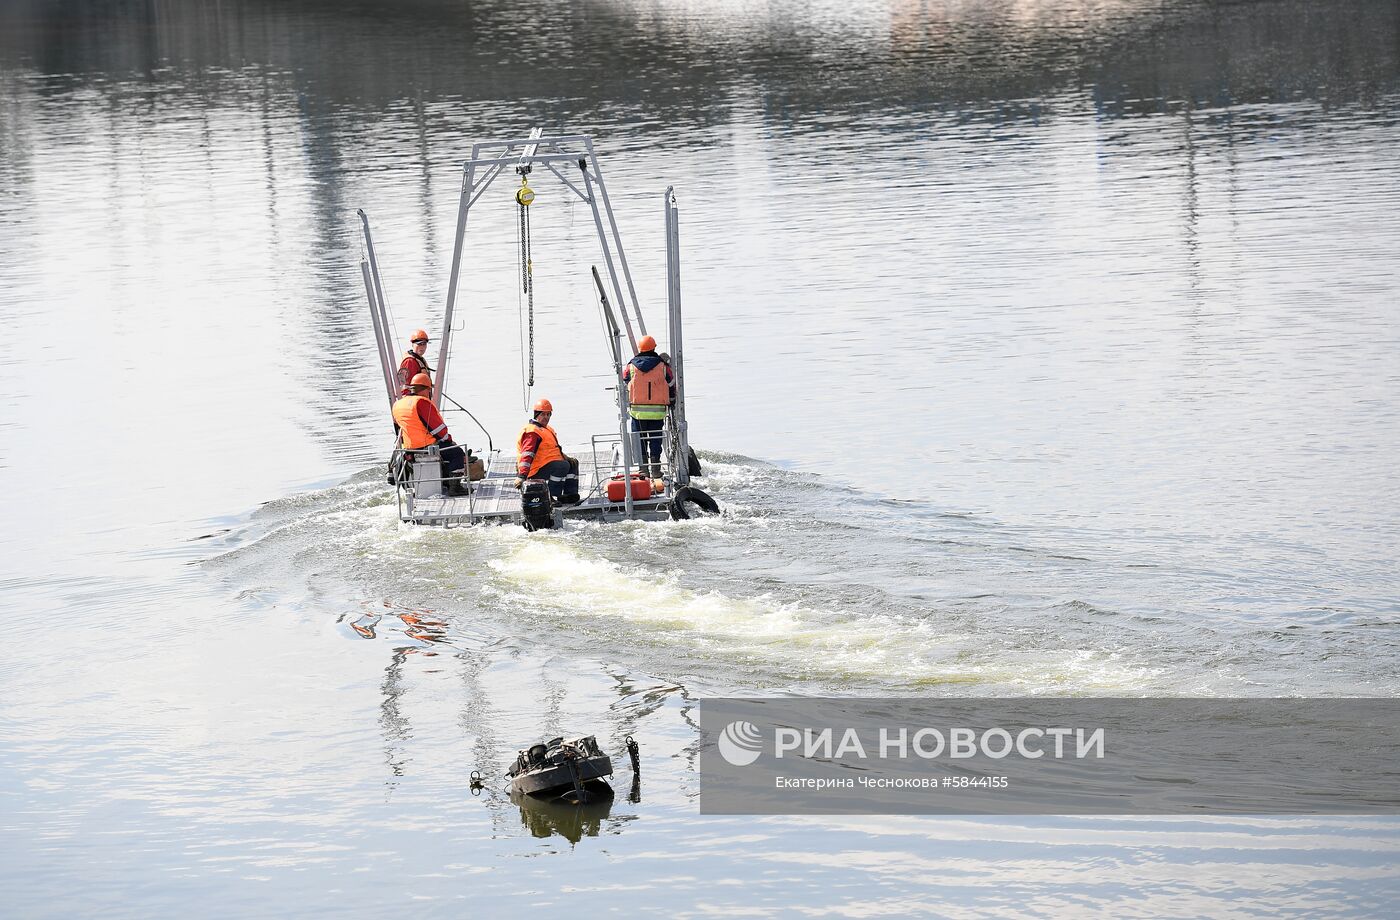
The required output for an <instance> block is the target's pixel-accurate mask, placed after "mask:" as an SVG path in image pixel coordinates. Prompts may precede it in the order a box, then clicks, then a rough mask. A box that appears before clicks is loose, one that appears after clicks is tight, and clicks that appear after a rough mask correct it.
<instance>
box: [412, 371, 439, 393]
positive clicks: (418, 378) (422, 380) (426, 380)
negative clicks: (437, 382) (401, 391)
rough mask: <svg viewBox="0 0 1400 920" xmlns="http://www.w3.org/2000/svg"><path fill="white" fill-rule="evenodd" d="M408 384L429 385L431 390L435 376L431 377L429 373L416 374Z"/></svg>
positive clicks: (416, 385) (413, 385) (415, 385)
mask: <svg viewBox="0 0 1400 920" xmlns="http://www.w3.org/2000/svg"><path fill="white" fill-rule="evenodd" d="M408 385H409V386H411V387H427V388H428V389H430V390H431V389H432V388H433V378H431V377H429V376H428V375H427V374H414V375H413V379H412V380H410V381H409V382H408Z"/></svg>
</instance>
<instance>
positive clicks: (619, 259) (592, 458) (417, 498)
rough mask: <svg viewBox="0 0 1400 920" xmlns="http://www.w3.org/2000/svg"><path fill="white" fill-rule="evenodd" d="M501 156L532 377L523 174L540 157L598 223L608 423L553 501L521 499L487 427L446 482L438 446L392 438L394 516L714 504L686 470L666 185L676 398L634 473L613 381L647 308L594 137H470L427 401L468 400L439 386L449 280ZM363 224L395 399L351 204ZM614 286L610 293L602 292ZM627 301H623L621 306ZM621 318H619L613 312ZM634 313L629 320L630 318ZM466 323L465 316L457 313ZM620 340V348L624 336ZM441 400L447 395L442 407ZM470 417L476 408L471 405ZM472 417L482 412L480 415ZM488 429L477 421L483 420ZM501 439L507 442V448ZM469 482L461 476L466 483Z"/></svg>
mask: <svg viewBox="0 0 1400 920" xmlns="http://www.w3.org/2000/svg"><path fill="white" fill-rule="evenodd" d="M507 168H509V169H512V170H514V172H515V173H516V174H517V175H518V176H519V177H520V187H519V189H517V191H516V193H515V196H514V202H515V205H516V206H518V207H519V209H520V221H521V270H522V284H523V290H524V291H525V293H526V294H527V295H528V296H529V298H530V304H531V306H530V313H529V316H530V324H531V343H532V344H531V353H530V378H531V380H532V381H533V377H534V354H533V329H534V321H535V320H534V316H535V314H534V301H533V297H534V293H533V291H534V287H533V280H532V270H533V269H532V264H533V259H532V256H531V254H530V247H529V238H528V237H529V217H528V211H529V205H530V203H531V202H532V201H533V200H534V196H535V192H534V190H533V189H532V188H531V187H530V182H529V180H530V176H531V174H532V173H533V172H534V171H535V170H536V168H539V169H541V171H542V172H547V173H548V174H550V175H552V176H553V177H554V178H556V179H558V180H559V181H560V182H561V183H563V185H564V186H565V187H566V188H567V189H569V191H570V192H571V193H572V194H574V195H576V196H577V197H578V198H580V199H581V200H582V201H583V202H584V203H585V204H587V205H588V207H589V210H590V212H591V213H592V215H593V226H594V229H595V231H596V232H597V237H598V245H599V248H600V253H601V256H602V263H603V268H604V273H605V274H606V276H607V282H608V283H607V284H606V285H605V284H604V281H603V275H600V274H599V271H598V269H597V267H596V266H595V267H594V268H593V279H594V284H595V286H596V288H597V291H598V299H599V305H600V307H601V313H602V319H603V328H604V333H605V335H606V338H607V343H608V351H609V359H610V360H611V362H612V365H613V371H614V374H615V375H616V376H615V377H614V379H615V380H617V386H616V387H614V389H615V390H616V391H617V419H618V424H617V430H616V432H606V433H602V434H595V435H593V436H592V438H591V439H590V443H589V445H588V446H587V447H586V448H583V449H579V450H576V451H575V452H574V453H573V454H572V456H573V457H574V458H575V459H577V460H578V470H577V473H578V490H579V499H580V500H579V501H577V502H569V503H567V504H561V503H559V501H558V500H555V501H553V502H551V501H549V499H548V496H547V495H546V496H545V497H544V498H543V499H541V497H540V496H539V495H538V494H536V493H535V492H533V491H532V492H531V493H530V494H529V495H528V496H526V501H525V505H528V507H524V506H522V494H521V492H520V491H519V490H517V489H516V488H515V487H514V480H515V475H516V470H515V456H514V453H513V448H514V445H509V446H507V447H504V448H503V449H497V448H496V447H495V446H494V444H492V443H491V439H490V434H489V433H487V452H486V455H485V457H484V458H483V469H482V471H481V472H482V475H477V474H473V475H472V477H471V481H470V484H469V485H467V484H463V483H458V482H456V481H451V482H449V480H448V479H446V478H445V477H444V476H443V473H442V470H441V466H440V451H439V448H438V447H437V446H430V447H426V448H421V449H417V450H406V449H403V448H400V447H397V446H396V447H395V448H394V451H393V456H392V458H391V460H390V464H389V466H390V479H391V481H392V482H393V483H394V485H395V487H396V490H397V498H398V512H399V519H400V520H401V521H404V522H407V523H414V524H434V525H440V526H453V525H457V524H475V523H480V522H484V521H513V522H516V523H520V524H523V525H524V526H525V527H527V529H530V530H544V529H549V528H550V527H557V526H561V525H562V524H563V522H564V519H565V517H566V516H575V515H577V516H585V517H592V518H595V519H600V520H603V521H615V520H628V519H642V520H662V519H665V518H666V517H671V518H675V519H682V518H686V517H690V516H691V515H692V514H694V513H696V512H703V513H715V512H717V511H718V510H719V506H718V505H717V504H716V503H715V501H714V499H712V498H710V496H708V495H706V494H705V493H704V492H702V491H701V490H700V489H699V488H697V487H695V486H693V485H692V484H691V477H693V476H698V475H700V466H699V461H698V460H697V459H696V456H695V452H694V450H692V449H691V447H690V433H689V426H688V424H687V422H686V413H685V359H684V348H683V338H682V333H681V292H680V220H679V212H678V209H677V206H676V196H675V193H674V190H673V189H672V188H671V187H667V189H666V192H665V195H664V196H663V205H664V208H663V210H664V217H665V227H666V318H667V331H668V335H669V341H670V347H671V351H670V354H669V355H668V356H667V357H668V358H669V361H670V365H671V369H672V373H673V375H674V377H675V384H676V400H675V403H674V404H673V405H672V406H671V409H670V411H669V412H668V413H667V416H666V427H665V431H664V432H663V436H662V438H661V441H662V450H663V462H662V464H661V468H660V470H659V473H660V475H657V476H651V475H643V474H642V470H643V469H644V468H646V465H644V464H643V463H642V460H643V457H642V454H641V451H642V449H643V446H642V444H641V442H640V441H639V440H638V438H637V436H636V434H635V433H633V432H632V431H631V430H630V426H629V418H630V415H629V411H628V403H627V387H626V386H623V385H622V384H621V374H622V371H623V369H624V367H626V365H627V362H628V361H629V360H630V357H629V356H630V355H632V354H635V353H636V351H637V342H638V340H639V337H641V336H645V335H646V334H647V333H646V320H645V319H644V318H643V316H642V308H641V304H640V303H639V302H638V299H637V289H636V285H635V284H634V283H633V281H632V270H631V268H630V266H629V265H628V263H627V256H626V254H625V253H624V251H623V248H622V237H621V235H620V234H619V233H618V229H617V219H616V218H615V217H614V215H613V209H612V203H611V202H610V201H609V199H608V189H607V184H606V183H605V182H604V181H603V173H602V170H601V169H600V167H599V164H598V158H597V154H596V153H595V151H594V148H593V139H592V138H591V137H589V136H588V135H585V134H558V135H548V136H547V135H545V134H544V133H543V131H542V130H540V129H538V128H536V129H535V130H533V131H532V132H530V136H529V137H523V138H509V139H506V140H498V141H484V142H481V143H478V144H474V145H472V153H471V158H470V159H469V160H467V161H466V163H465V164H464V165H463V170H462V173H463V174H462V187H461V192H460V199H459V204H458V210H457V232H456V235H455V238H454V241H453V246H452V269H451V274H450V276H449V277H448V283H447V303H446V306H445V309H444V313H443V327H442V329H443V331H442V338H441V339H440V340H439V346H438V366H437V371H436V375H435V376H434V378H433V390H432V396H431V399H432V402H433V404H434V405H436V406H437V407H438V408H439V409H440V410H442V411H443V412H444V414H446V413H448V412H453V411H461V412H466V414H467V415H469V416H470V415H471V413H470V412H467V410H466V409H465V407H462V406H461V405H459V404H458V403H457V402H456V400H454V399H452V398H451V397H450V396H447V395H446V394H445V393H444V389H445V387H446V385H447V374H448V368H449V365H450V363H451V358H452V350H451V346H452V335H453V332H454V331H455V330H454V324H455V323H457V322H458V321H459V317H458V315H457V312H458V303H457V292H458V280H459V278H460V275H461V271H462V254H463V251H464V247H465V243H466V236H467V225H468V217H469V215H470V213H471V210H472V208H473V207H475V206H476V205H477V203H478V202H479V201H480V200H481V197H482V195H483V194H484V193H485V192H486V190H487V189H488V188H490V186H491V184H492V183H493V182H494V181H495V180H496V178H497V177H498V176H499V175H500V174H501V172H502V171H504V170H506V169H507ZM358 213H359V216H360V221H361V224H362V233H363V238H364V251H365V255H364V257H363V258H362V259H361V262H360V271H361V274H362V276H363V279H364V285H365V296H366V298H367V300H368V301H369V308H370V317H371V319H372V321H373V325H374V335H375V341H376V343H377V347H378V356H379V361H380V364H381V369H382V372H383V377H384V385H385V389H386V394H387V395H388V398H389V402H390V404H391V405H392V404H393V402H394V401H395V400H396V399H398V395H399V391H398V382H397V364H396V362H395V355H396V350H395V349H396V346H395V342H396V341H397V339H396V337H395V335H394V323H393V317H392V314H391V313H390V311H389V308H388V304H387V302H386V301H385V297H384V285H383V281H382V278H381V276H380V271H379V262H378V260H377V259H376V258H375V254H374V239H373V237H372V235H371V234H370V227H369V218H368V216H366V214H365V213H364V211H360V212H358ZM610 294H611V296H609V295H610ZM629 307H630V312H629ZM619 320H620V322H619ZM634 320H635V323H634ZM463 328H465V323H463ZM624 335H625V336H626V341H627V347H628V348H629V349H630V351H627V352H625V353H624V351H623V336H624ZM444 402H446V403H450V404H451V406H452V407H455V410H454V409H453V408H451V407H449V408H447V409H443V404H444ZM471 418H472V420H473V421H476V418H475V416H471ZM477 424H478V426H480V423H479V422H478V423H477ZM482 430H483V431H485V429H484V428H483V429H482ZM507 451H510V452H509V453H508V452H507ZM464 485H465V486H466V487H465V488H463V486H464Z"/></svg>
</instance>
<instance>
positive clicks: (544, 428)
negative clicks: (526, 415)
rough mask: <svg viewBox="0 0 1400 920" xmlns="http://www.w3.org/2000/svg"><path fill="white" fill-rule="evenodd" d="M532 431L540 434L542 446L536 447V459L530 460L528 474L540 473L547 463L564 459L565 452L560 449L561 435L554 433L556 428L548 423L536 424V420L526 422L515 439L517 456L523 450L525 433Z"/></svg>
mask: <svg viewBox="0 0 1400 920" xmlns="http://www.w3.org/2000/svg"><path fill="white" fill-rule="evenodd" d="M531 432H533V433H535V434H537V435H539V436H540V446H539V447H537V448H536V449H535V459H534V460H532V461H530V472H529V473H527V474H526V475H527V476H533V475H535V474H536V473H538V472H539V471H540V470H541V469H542V468H543V467H544V465H545V464H546V463H553V462H554V461H555V460H563V459H564V452H563V451H562V450H560V449H559V436H558V435H557V434H555V433H554V429H553V428H551V427H549V426H548V425H536V424H535V423H534V422H526V423H525V427H524V428H522V429H520V436H519V437H517V438H516V439H515V455H516V456H517V457H518V456H520V453H521V451H522V450H523V444H524V442H525V435H527V434H530V433H531Z"/></svg>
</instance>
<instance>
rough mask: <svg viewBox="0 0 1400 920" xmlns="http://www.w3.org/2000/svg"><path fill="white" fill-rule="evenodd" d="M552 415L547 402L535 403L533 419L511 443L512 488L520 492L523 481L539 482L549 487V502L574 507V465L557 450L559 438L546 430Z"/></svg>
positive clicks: (576, 464)
mask: <svg viewBox="0 0 1400 920" xmlns="http://www.w3.org/2000/svg"><path fill="white" fill-rule="evenodd" d="M553 415H554V405H553V404H552V403H551V402H550V401H549V400H547V399H540V400H536V402H535V407H534V413H533V415H532V416H531V418H530V420H529V421H528V422H526V423H525V427H524V428H522V429H520V436H519V437H517V438H516V439H515V454H516V468H515V469H516V478H515V487H516V488H517V489H518V488H520V487H521V486H523V485H524V484H525V480H527V479H543V480H545V481H547V482H548V483H549V494H550V496H551V497H552V498H554V499H556V500H557V501H559V502H560V503H562V504H565V505H576V504H578V503H579V495H578V461H577V460H575V459H574V458H573V457H570V456H568V455H566V454H565V453H564V451H563V450H562V449H560V447H559V436H558V435H557V434H555V433H554V429H553V428H551V427H549V420H550V418H551V417H552V416H553Z"/></svg>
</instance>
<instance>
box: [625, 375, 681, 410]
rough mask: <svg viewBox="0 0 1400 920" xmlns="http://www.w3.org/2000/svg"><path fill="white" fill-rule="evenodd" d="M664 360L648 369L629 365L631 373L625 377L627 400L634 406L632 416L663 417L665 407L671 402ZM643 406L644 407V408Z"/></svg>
mask: <svg viewBox="0 0 1400 920" xmlns="http://www.w3.org/2000/svg"><path fill="white" fill-rule="evenodd" d="M668 367H669V365H667V364H666V362H665V361H658V362H656V366H655V367H653V368H652V369H651V370H649V371H644V370H641V369H640V368H638V367H637V365H635V364H632V365H629V368H630V371H631V373H629V374H628V377H627V402H628V404H629V405H630V406H632V407H634V411H633V412H632V413H631V414H632V416H633V417H634V418H665V417H666V407H667V406H668V405H669V404H670V402H671V388H670V386H669V385H668V384H667V383H666V371H667V369H668ZM644 407H645V408H644Z"/></svg>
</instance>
